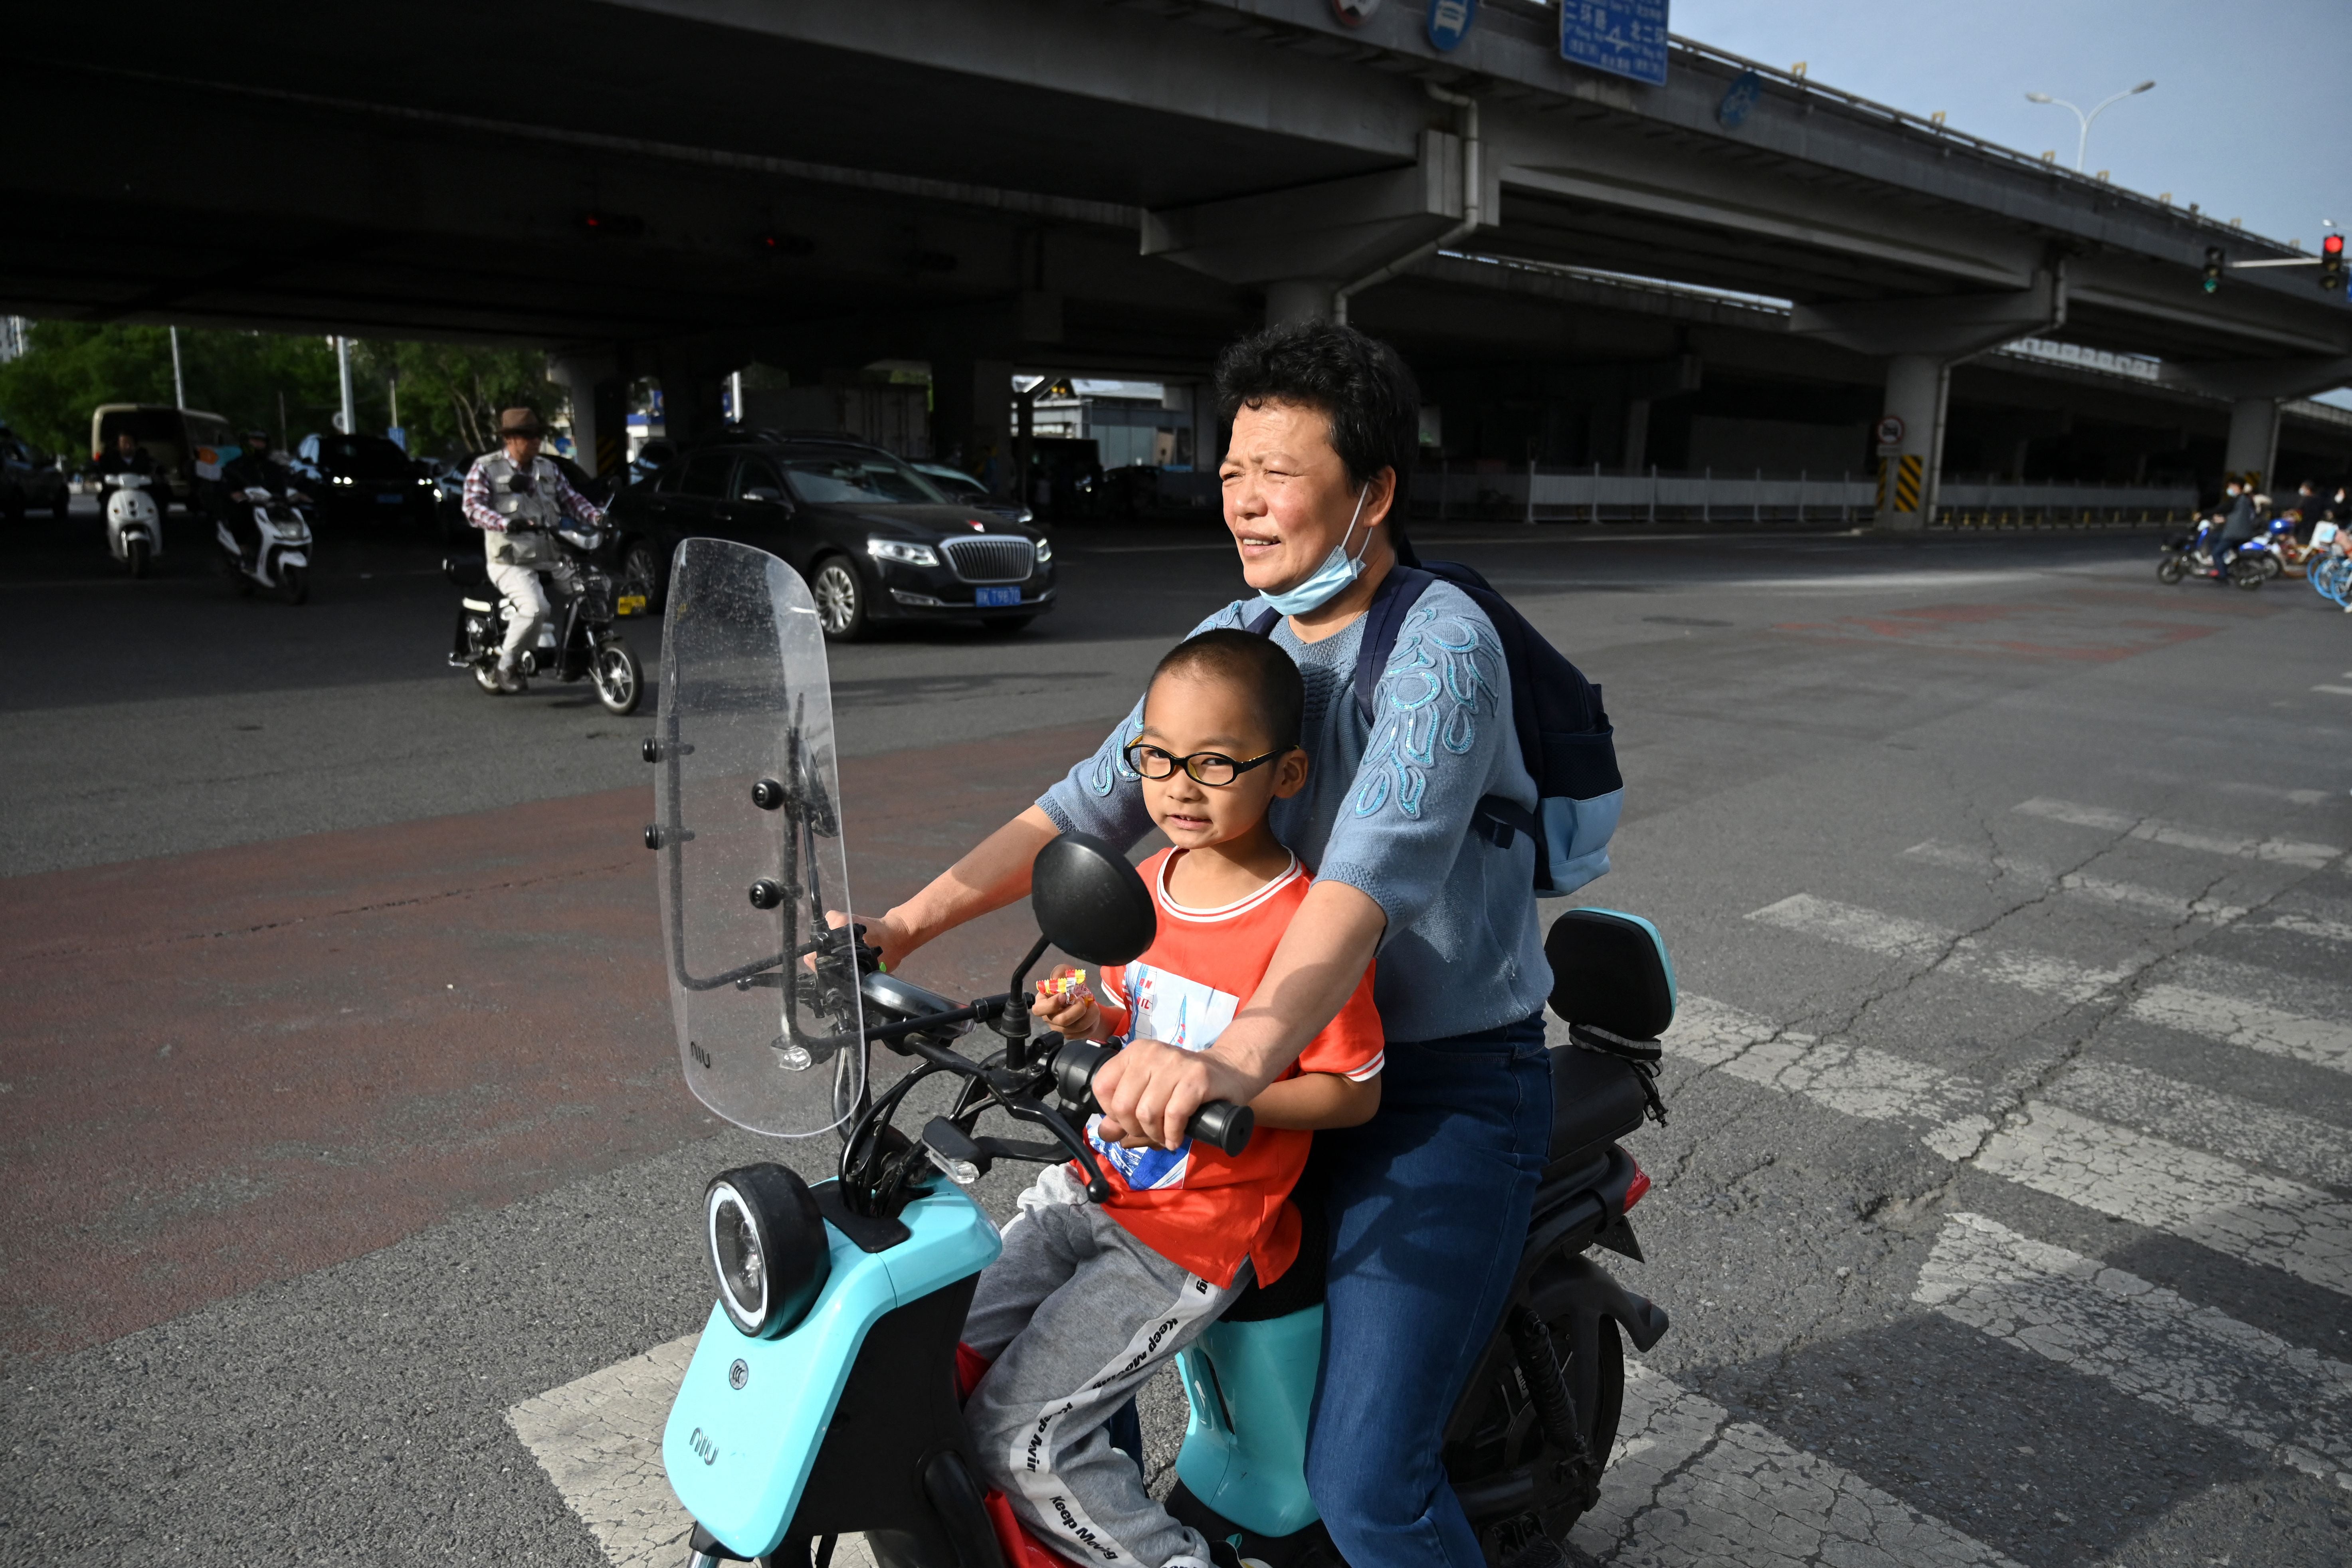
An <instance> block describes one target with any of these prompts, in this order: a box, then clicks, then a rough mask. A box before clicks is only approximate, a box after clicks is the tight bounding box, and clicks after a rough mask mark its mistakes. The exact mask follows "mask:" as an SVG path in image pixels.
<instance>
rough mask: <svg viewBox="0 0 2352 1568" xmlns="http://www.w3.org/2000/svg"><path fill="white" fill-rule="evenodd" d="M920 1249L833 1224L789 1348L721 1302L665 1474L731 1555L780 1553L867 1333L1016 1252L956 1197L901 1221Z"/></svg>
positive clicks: (665, 1438)
mask: <svg viewBox="0 0 2352 1568" xmlns="http://www.w3.org/2000/svg"><path fill="white" fill-rule="evenodd" d="M898 1218H899V1221H900V1223H902V1224H903V1225H905V1226H907V1229H908V1232H909V1235H908V1239H906V1240H905V1241H902V1242H900V1243H898V1245H897V1246H896V1247H891V1248H889V1249H888V1250H887V1251H884V1252H866V1251H864V1250H863V1249H861V1248H860V1247H858V1246H857V1245H856V1243H855V1242H853V1241H851V1240H850V1239H849V1238H848V1237H845V1236H843V1235H842V1234H841V1232H840V1231H838V1230H836V1229H835V1228H834V1227H833V1226H831V1225H830V1224H828V1225H827V1226H825V1239H826V1240H827V1241H828V1242H829V1243H830V1244H831V1247H832V1258H833V1272H832V1275H831V1277H830V1278H829V1279H827V1280H826V1281H825V1287H824V1291H823V1293H822V1294H820V1295H819V1296H818V1297H817V1299H816V1303H815V1305H814V1306H812V1307H811V1308H810V1309H809V1313H808V1316H807V1317H806V1318H804V1319H803V1320H802V1321H801V1322H800V1324H799V1326H797V1327H796V1328H794V1329H793V1331H791V1332H790V1333H787V1334H785V1335H783V1336H782V1337H781V1338H779V1339H773V1340H753V1339H746V1338H745V1337H744V1336H743V1335H741V1334H740V1333H738V1332H737V1331H736V1330H735V1325H734V1324H733V1323H732V1322H731V1321H729V1319H728V1317H727V1314H726V1312H725V1310H722V1309H721V1308H719V1306H717V1305H716V1304H714V1305H713V1306H712V1308H711V1310H710V1318H709V1321H708V1322H707V1323H705V1324H704V1325H703V1330H702V1338H701V1341H700V1342H699V1343H698V1344H697V1345H696V1346H695V1350H694V1359H693V1360H692V1362H691V1363H688V1367H687V1369H686V1377H685V1379H684V1381H683V1382H682V1383H681V1384H679V1386H678V1391H677V1403H675V1404H673V1405H671V1406H670V1412H669V1423H668V1425H667V1426H666V1427H665V1428H664V1430H663V1432H662V1464H663V1467H664V1468H666V1469H667V1471H668V1473H669V1484H670V1489H671V1490H672V1491H674V1492H676V1493H677V1500H678V1501H680V1502H682V1503H684V1504H685V1505H686V1508H687V1511H688V1512H689V1513H691V1514H692V1515H693V1516H694V1517H695V1519H696V1521H698V1523H700V1524H701V1525H702V1527H703V1528H704V1529H706V1530H708V1531H710V1533H711V1534H712V1535H713V1536H716V1537H717V1538H718V1539H719V1542H720V1543H721V1544H722V1545H724V1546H726V1547H727V1549H728V1550H729V1551H730V1552H735V1553H736V1554H737V1555H739V1556H740V1557H744V1558H759V1557H763V1556H766V1555H767V1554H768V1553H769V1552H773V1551H774V1550H775V1548H776V1545H777V1543H778V1542H781V1541H782V1539H783V1534H784V1530H785V1527H786V1526H787V1525H789V1524H790V1523H791V1522H792V1519H793V1512H794V1511H795V1510H797V1509H798V1507H799V1505H800V1500H801V1492H802V1489H803V1488H804V1487H805V1486H806V1485H807V1482H808V1477H809V1470H810V1468H811V1467H812V1466H813V1465H814V1463H815V1462H816V1457H817V1451H818V1449H819V1448H821V1447H823V1446H824V1439H825V1428H826V1426H828V1425H830V1424H831V1423H832V1421H833V1417H834V1412H835V1407H836V1406H837V1405H839V1403H840V1400H841V1391H842V1388H843V1386H844V1385H845V1384H846V1383H847V1382H848V1379H849V1373H850V1369H851V1368H852V1367H853V1366H854V1365H856V1361H857V1352H858V1351H859V1349H860V1347H861V1346H863V1345H864V1343H865V1342H866V1331H867V1330H869V1329H871V1328H872V1327H873V1326H874V1324H875V1323H876V1321H877V1320H879V1319H880V1318H881V1317H882V1316H883V1314H885V1313H887V1312H889V1311H891V1310H894V1309H896V1308H898V1307H901V1306H905V1305H907V1304H908V1303H909V1302H912V1301H915V1300H919V1299H921V1298H922V1297H925V1296H928V1295H929V1294H931V1293H932V1292H934V1291H936V1290H939V1289H942V1288H944V1287H946V1286H948V1285H950V1284H953V1283H954V1282H955V1281H956V1280H959V1279H964V1278H966V1277H967V1276H970V1275H972V1274H976V1273H978V1272H979V1271H980V1270H981V1269H982V1268H986V1267H987V1266H988V1265H989V1264H991V1263H992V1262H994V1261H995V1259H996V1257H997V1255H998V1254H999V1253H1000V1252H1002V1251H1003V1249H1004V1244H1003V1241H1002V1240H1000V1239H999V1238H998V1237H997V1234H996V1227H995V1226H993V1225H992V1224H990V1223H989V1220H988V1216H987V1215H985V1214H983V1213H982V1212H981V1208H980V1205H977V1204H975V1203H973V1202H972V1201H971V1198H969V1197H967V1196H965V1195H964V1194H963V1193H962V1192H961V1190H959V1189H957V1188H954V1187H946V1188H945V1189H944V1190H942V1191H939V1192H934V1193H932V1194H929V1195H927V1196H924V1197H921V1198H919V1199H917V1200H916V1201H915V1202H914V1203H912V1204H910V1205H908V1206H907V1208H906V1210H905V1211H904V1212H903V1213H902V1214H900V1215H899V1216H898Z"/></svg>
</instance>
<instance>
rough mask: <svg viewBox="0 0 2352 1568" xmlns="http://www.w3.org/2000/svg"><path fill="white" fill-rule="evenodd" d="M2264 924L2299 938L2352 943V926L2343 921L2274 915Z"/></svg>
mask: <svg viewBox="0 0 2352 1568" xmlns="http://www.w3.org/2000/svg"><path fill="white" fill-rule="evenodd" d="M2263 924H2264V925H2266V926H2272V927H2274V928H2276V929H2277V930H2279V931H2293V932H2294V933H2295V935H2297V936H2315V937H2318V938H2319V939H2320V940H2321V941H2323V942H2352V926H2348V925H2346V924H2344V923H2343V922H2342V921H2323V920H2319V919H2316V918H2315V917H2314V916H2311V915H2273V916H2272V917H2271V918H2270V919H2268V920H2266V921H2263Z"/></svg>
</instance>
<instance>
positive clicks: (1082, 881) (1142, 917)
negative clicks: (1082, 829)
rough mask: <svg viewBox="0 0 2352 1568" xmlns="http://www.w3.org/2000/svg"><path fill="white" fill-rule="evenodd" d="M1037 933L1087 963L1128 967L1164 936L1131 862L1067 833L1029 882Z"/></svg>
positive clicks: (1045, 852) (1040, 858) (1040, 854)
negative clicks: (1161, 934) (1123, 964)
mask: <svg viewBox="0 0 2352 1568" xmlns="http://www.w3.org/2000/svg"><path fill="white" fill-rule="evenodd" d="M1029 907H1030V908H1031V909H1032V910H1035V911H1036V915H1037V929H1038V930H1039V931H1042V932H1044V933H1045V937H1046V939H1047V940H1049V941H1050V942H1053V944H1054V945H1055V947H1058V948H1060V949H1061V950H1062V951H1063V952H1066V953H1068V954H1069V955H1070V956H1071V957H1073V958H1083V959H1085V960H1086V961H1087V963H1128V962H1129V960H1131V959H1133V958H1135V957H1136V956H1137V955H1138V954H1139V953H1140V952H1143V950H1144V949H1145V948H1147V947H1150V945H1151V939H1152V938H1153V937H1155V936H1157V935H1158V934H1159V933H1160V912H1159V910H1158V908H1157V906H1155V905H1154V904H1153V903H1152V900H1151V890H1150V889H1148V888H1146V887H1145V886H1144V885H1143V879H1142V878H1141V877H1139V876H1138V875H1136V870H1135V868H1134V867H1132V866H1130V865H1129V864H1128V862H1127V857H1126V856H1124V855H1121V854H1120V853H1119V852H1118V850H1116V849H1113V848H1112V847H1110V846H1109V845H1108V844H1106V843H1104V842H1103V841H1102V840H1101V839H1099V838H1097V837H1093V836H1092V835H1090V834H1085V833H1065V834H1063V835H1062V836H1061V837H1059V838H1056V839H1055V840H1054V841H1053V842H1052V843H1050V844H1048V845H1046V846H1045V847H1044V848H1043V849H1040V850H1038V851H1037V859H1036V862H1035V864H1034V867H1033V868H1032V870H1031V873H1030V879H1029Z"/></svg>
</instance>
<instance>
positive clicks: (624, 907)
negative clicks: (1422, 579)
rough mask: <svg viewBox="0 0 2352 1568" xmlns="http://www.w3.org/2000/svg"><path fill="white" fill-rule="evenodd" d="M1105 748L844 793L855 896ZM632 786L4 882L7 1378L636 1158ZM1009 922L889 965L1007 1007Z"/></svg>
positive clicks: (971, 756)
mask: <svg viewBox="0 0 2352 1568" xmlns="http://www.w3.org/2000/svg"><path fill="white" fill-rule="evenodd" d="M1101 733H1102V730H1101V727H1100V726H1098V725H1097V726H1085V727H1079V728H1073V729H1062V730H1054V731H1033V732H1030V733H1027V734H1024V735H1020V736H1017V737H1014V738H1013V739H1011V740H1005V741H996V742H975V743H970V744H962V745H955V746H946V747H940V748H935V749H931V750H928V751H918V752H897V753H893V754H889V755H884V756H876V757H866V758H863V759H859V760H857V761H856V762H852V763H847V764H845V766H844V768H843V770H842V773H843V777H842V784H843V795H844V797H845V802H846V805H847V810H846V813H845V815H846V816H847V824H848V836H849V843H850V846H851V850H852V859H851V885H852V888H853V889H854V890H855V891H856V895H857V897H858V899H859V901H860V902H861V903H862V904H863V905H864V906H865V907H866V908H868V909H875V908H879V907H882V906H883V905H884V904H886V903H887V902H889V901H891V900H895V899H897V898H898V897H902V896H904V895H905V894H906V893H907V892H908V891H910V890H911V889H914V888H915V887H917V886H919V884H920V883H921V882H922V881H923V880H924V879H927V878H928V877H929V876H930V875H931V874H932V873H933V872H935V871H937V870H938V869H939V868H941V867H943V866H945V865H946V864H948V863H949V862H950V860H951V859H953V858H954V857H955V855H956V854H958V853H959V852H960V851H961V849H962V848H964V847H967V846H969V845H970V844H971V842H972V841H973V840H974V839H975V838H976V837H978V836H979V835H980V834H982V833H984V832H985V831H987V830H988V829H989V828H991V827H993V826H996V825H997V824H998V823H1000V822H1002V821H1003V819H1004V818H1006V817H1007V816H1011V815H1013V813H1014V812H1016V811H1018V810H1019V809H1020V808H1021V807H1022V806H1023V805H1025V804H1026V803H1027V802H1028V801H1029V800H1031V799H1033V798H1034V796H1035V795H1036V793H1037V791H1038V790H1039V789H1040V788H1041V787H1043V785H1044V784H1046V783H1047V782H1049V781H1050V780H1051V779H1052V778H1054V777H1055V775H1057V774H1058V773H1060V772H1062V770H1063V769H1064V768H1066V766H1067V765H1068V763H1070V762H1071V761H1072V760H1073V759H1075V758H1076V756H1078V755H1079V754H1081V753H1082V752H1085V751H1086V750H1087V749H1089V748H1091V747H1092V746H1093V745H1094V744H1095V743H1096V742H1097V741H1099V740H1100V739H1101ZM651 814H652V790H651V786H650V782H648V785H647V787H646V788H644V789H629V790H618V791H614V792H611V793H607V794H603V795H579V796H573V797H571V798H568V799H560V800H552V801H546V802H541V803H537V804H533V805H524V806H517V807H513V808H510V809H507V810H501V811H489V812H481V813H476V814H472V815H468V816H447V817H438V818H434V819H431V820H427V821H423V822H408V823H399V824H394V825H392V826H383V827H371V828H361V829H355V830H352V831H348V832H340V833H325V834H316V835H311V836H308V837H299V838H288V839H281V840H278V841H276V842H273V843H265V844H256V845H248V846H246V847H240V848H235V849H224V850H214V851H205V852H203V853H198V854H192V855H182V856H172V857H167V858H160V859H154V860H144V861H133V862H129V863H124V864H118V865H111V866H100V867H93V868H87V869H82V870H74V871H60V872H52V873H45V874H42V875H38V876H31V877H21V878H15V879H8V880H5V881H0V1016H5V1019H6V1021H7V1023H6V1027H5V1044H0V1191H5V1193H6V1194H7V1198H6V1202H5V1205H0V1352H6V1353H12V1354H18V1355H46V1354H54V1353H57V1352H62V1351H66V1350H70V1349H74V1348H76V1347H79V1346H82V1345H88V1344H93V1343H98V1342H103V1341H106V1340H110V1339H113V1338H115V1337H117V1336H119V1335H121V1334H124V1333H127V1332H129V1331H131V1330H134V1329H138V1328H142V1327H144V1326H146V1325H148V1324H152V1323H155V1322H160V1321H164V1320H167V1319H170V1318H173V1317H176V1316H179V1315H180V1314H182V1313H184V1312H186V1311H189V1310H192V1309H194V1308H196V1307H199V1306H202V1305H204V1304H205V1303H206V1302H210V1301H214V1300H221V1299H223V1298H225V1297H228V1296H233V1295H236V1294H239V1293H241V1292H244V1291H246V1290H249V1289H253V1288H255V1287H256V1286H258V1285H262V1284H265V1283H268V1282H269V1281H271V1280H277V1279H288V1278H290V1277H292V1276H295V1275H299V1274H303V1273H307V1272H309V1271H310V1270H312V1269H316V1268H323V1267H325V1266H327V1265H329V1264H332V1263H336V1262H340V1261H342V1260H344V1259H346V1258H353V1257H357V1256H359V1255H360V1254H362V1253H364V1252H369V1251H373V1250H374V1249H375V1248H377V1247H383V1246H386V1245H389V1244H390V1243H392V1242H394V1241H396V1240H398V1239H399V1238H400V1237H404V1236H406V1235H409V1234H411V1233H412V1232H415V1231H416V1230H419V1229H422V1228H424V1227H425V1226H430V1225H432V1224H434V1223H435V1222H436V1221H438V1220H440V1219H442V1218H444V1217H446V1216H447V1215H450V1214H453V1213H455V1212H458V1211H460V1210H464V1209H467V1208H472V1207H478V1206H485V1205H499V1204H504V1203H508V1202H510V1201H512V1200H514V1199H516V1198H519V1197H521V1196H524V1195H526V1194H532V1193H537V1192H541V1191H545V1190H547V1189H549V1188H551V1187H554V1186H557V1185H560V1184H562V1183H564V1182H567V1181H570V1180H572V1179H574V1178H576V1177H579V1176H582V1175H585V1174H589V1173H594V1172H598V1171H603V1170H609V1169H613V1168H614V1167H617V1166H620V1165H623V1164H626V1163H630V1162H633V1161H635V1160H640V1159H644V1158H647V1157H649V1156H651V1155H653V1154H656V1153H657V1152H662V1151H664V1150H667V1149H671V1148H675V1147H677V1145H679V1144H680V1143H682V1142H688V1141H689V1140H692V1139H695V1138H698V1137H702V1136H705V1135H707V1134H708V1133H709V1132H710V1131H713V1130H714V1129H715V1128H716V1127H717V1126H718V1125H719V1124H718V1123H717V1122H716V1121H715V1120H714V1119H713V1118H711V1117H709V1115H708V1114H707V1113H705V1112H704V1111H703V1110H701V1107H700V1106H699V1105H698V1103H697V1102H696V1101H695V1100H693V1098H692V1097H691V1096H689V1095H688V1093H687V1092H686V1090H685V1089H684V1087H683V1085H682V1083H681V1081H680V1078H679V1073H678V1069H677V1055H676V1047H675V1045H674V1043H673V1040H672V1037H671V1035H670V1030H669V1022H668V1012H667V993H666V992H665V990H664V984H663V977H662V970H661V964H660V959H659V949H658V947H657V946H656V904H655V897H654V882H653V874H652V858H651V857H650V856H648V855H647V854H646V851H645V849H644V848H643V847H641V846H640V844H639V840H638V835H639V833H640V831H641V829H642V827H643V826H644V824H645V822H646V820H647V819H648V818H649V816H651ZM1023 921H1024V915H1023V914H1022V912H1021V911H1019V910H1006V911H1004V912H1003V913H1001V914H998V915H996V916H993V917H992V918H991V920H990V921H983V922H980V923H978V924H976V925H975V926H974V927H972V928H971V929H970V930H969V931H965V932H961V933H959V934H958V936H957V937H956V938H955V939H953V940H951V941H950V942H942V943H940V947H939V948H938V949H937V950H934V951H933V952H927V953H925V954H923V955H921V956H920V957H919V958H918V959H917V960H916V962H915V963H913V964H912V965H910V969H911V970H912V972H913V973H914V976H915V977H916V978H918V979H919V980H921V981H923V982H924V983H926V984H930V985H932V986H934V987H935V988H937V989H940V990H946V991H950V992H953V991H959V990H961V991H964V992H966V993H967V994H968V993H969V992H971V991H977V990H982V989H996V988H999V987H1001V986H1002V985H1003V975H1002V973H1000V971H1001V970H1003V969H1006V968H1009V967H1010V965H1011V963H1012V962H1013V960H1014V959H1016V958H1017V957H1018V956H1019V951H1020V949H1021V947H1022V946H1024V945H1025V943H1024V931H1025V927H1024V924H1023Z"/></svg>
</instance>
